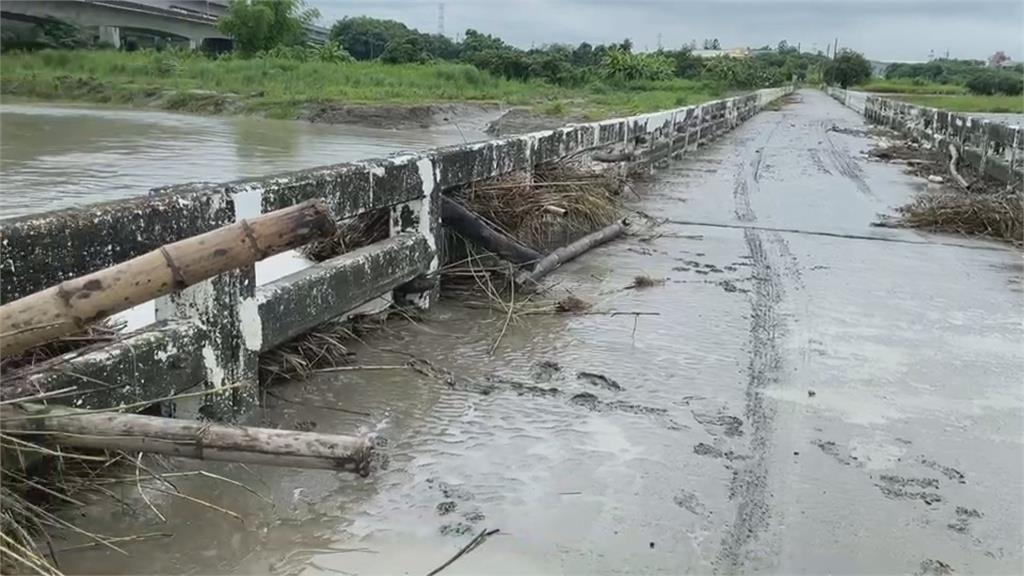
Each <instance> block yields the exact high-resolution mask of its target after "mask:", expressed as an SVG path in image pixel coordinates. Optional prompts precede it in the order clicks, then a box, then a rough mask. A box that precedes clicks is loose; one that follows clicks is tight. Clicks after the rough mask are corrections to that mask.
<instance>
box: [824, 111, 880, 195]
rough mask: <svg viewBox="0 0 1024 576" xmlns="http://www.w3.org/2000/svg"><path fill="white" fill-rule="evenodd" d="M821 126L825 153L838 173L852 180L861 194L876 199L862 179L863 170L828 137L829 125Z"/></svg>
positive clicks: (865, 181)
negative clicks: (826, 146) (825, 146)
mask: <svg viewBox="0 0 1024 576" xmlns="http://www.w3.org/2000/svg"><path fill="white" fill-rule="evenodd" d="M821 127H822V128H824V138H823V140H825V143H826V144H828V150H826V154H828V157H829V159H830V160H832V164H833V165H834V166H835V167H836V170H838V171H839V173H840V174H841V175H843V176H845V177H846V178H847V179H848V180H849V181H850V182H853V185H854V186H856V187H857V190H858V191H859V192H860V193H861V194H863V195H865V196H867V197H868V198H874V199H878V196H876V195H875V193H874V192H872V191H871V187H870V186H868V183H867V180H865V179H864V171H863V170H861V168H860V166H859V165H858V164H857V162H856V161H854V159H853V158H850V155H849V154H847V153H846V151H845V150H841V149H840V148H839V146H837V145H836V143H835V142H834V141H833V140H832V138H831V137H829V135H828V133H829V128H830V127H831V125H829V126H827V127H826V126H824V125H821Z"/></svg>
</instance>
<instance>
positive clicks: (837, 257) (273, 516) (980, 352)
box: [56, 91, 1024, 576]
mask: <svg viewBox="0 0 1024 576" xmlns="http://www.w3.org/2000/svg"><path fill="white" fill-rule="evenodd" d="M836 126H838V127H839V128H842V129H843V131H836V130H833V129H832V128H833V127H836ZM864 128H865V124H864V122H863V120H862V119H861V118H860V117H859V116H858V115H857V114H856V113H854V112H853V111H851V110H848V109H846V108H844V107H842V106H841V105H840V104H838V103H837V102H835V101H833V100H831V99H830V98H828V97H827V96H825V95H823V94H821V93H820V92H817V91H803V92H801V93H800V95H799V96H798V97H796V98H795V102H793V103H791V104H788V105H786V106H784V107H783V108H782V109H781V110H777V111H765V112H762V113H761V114H759V115H758V116H756V117H754V118H752V119H751V120H749V121H748V122H746V123H745V124H744V125H742V126H740V127H739V128H738V129H737V130H736V131H735V132H733V133H731V134H728V135H726V136H724V137H723V138H722V139H721V140H719V141H717V142H716V143H713V144H711V145H710V146H708V147H706V148H703V149H701V150H700V151H698V152H696V153H695V154H692V155H689V156H687V157H686V158H684V159H683V160H682V161H679V162H673V163H672V164H671V165H670V166H669V167H668V168H667V169H665V170H662V171H659V172H658V173H657V174H656V176H655V177H654V178H652V179H649V180H646V181H644V182H640V183H638V184H637V187H636V190H637V193H638V197H637V198H635V199H633V200H631V202H632V207H633V208H637V209H643V210H644V211H646V212H648V213H650V214H656V215H658V217H660V218H665V219H667V221H666V222H665V223H664V224H663V225H662V226H660V227H659V228H658V229H657V230H655V231H654V232H655V233H654V234H643V235H635V236H631V237H628V238H625V239H622V240H619V241H616V242H614V243H611V244H609V245H606V246H604V247H601V248H599V249H597V250H595V251H593V252H591V253H588V254H587V255H586V256H585V257H583V258H580V259H578V260H576V261H573V262H570V263H569V264H567V265H566V266H565V267H564V268H563V269H561V270H559V271H558V272H557V273H556V274H555V275H554V276H553V277H552V278H551V283H552V284H555V285H556V287H555V288H554V291H553V293H552V294H549V295H545V296H543V297H540V298H535V299H534V301H533V302H532V303H531V304H530V305H531V306H538V305H540V304H542V303H543V302H544V301H548V300H550V299H551V298H557V297H561V296H562V295H564V294H567V293H570V292H571V293H573V294H575V295H577V296H578V297H580V298H583V299H584V300H587V301H589V302H591V303H593V305H594V311H597V312H610V311H624V312H644V313H647V314H648V315H643V316H633V315H629V314H626V315H619V316H611V315H598V314H594V315H586V316H566V315H556V314H547V315H545V314H538V315H524V316H521V317H519V318H517V319H515V320H514V321H512V322H511V323H510V325H509V326H508V329H507V331H506V330H503V325H504V323H505V321H506V316H505V315H504V314H502V313H497V312H489V311H484V310H480V309H476V308H471V307H468V306H466V305H465V302H462V301H459V300H452V299H448V300H442V302H441V303H440V304H439V305H438V306H437V307H436V308H434V309H432V310H431V311H430V313H429V314H427V315H425V317H424V318H421V319H419V320H418V321H416V322H415V323H409V322H402V321H399V322H395V323H391V324H389V325H388V326H387V327H386V328H385V329H383V330H380V331H377V332H375V333H373V334H370V335H367V336H365V337H364V340H363V341H362V342H356V343H354V344H353V348H352V351H353V353H354V361H355V363H356V364H360V365H367V366H381V365H388V366H394V365H400V364H402V363H403V362H405V361H406V360H407V359H408V358H409V356H410V355H413V356H416V357H419V358H423V359H426V360H429V361H430V362H431V363H433V365H434V366H436V367H437V368H439V369H443V370H445V371H447V373H449V374H450V375H451V377H450V378H442V379H437V378H431V377H427V376H424V375H423V374H420V373H418V372H414V371H412V370H408V369H401V368H399V369H390V370H365V371H351V372H342V373H334V374H319V375H317V376H315V377H314V378H311V379H310V380H307V381H304V382H296V383H292V384H289V385H286V386H282V387H279V388H277V389H275V390H274V396H272V397H269V398H268V399H267V405H266V407H265V408H264V409H262V410H261V411H260V412H259V413H258V414H257V415H256V416H255V421H257V422H259V423H261V424H263V425H266V426H280V427H282V428H288V429H295V428H303V429H315V430H317V431H320V432H337V433H352V432H354V431H358V430H375V431H377V432H379V433H380V434H381V435H382V436H383V438H386V439H387V441H388V445H387V446H386V448H385V449H384V454H386V456H387V457H388V460H387V465H386V466H383V465H382V466H380V467H379V468H378V469H377V470H376V471H375V472H374V473H373V474H372V475H371V476H370V477H368V478H358V477H352V476H349V475H342V474H337V473H334V472H329V471H302V470H292V469H283V468H269V467H256V466H250V467H243V466H239V465H230V464H229V465H209V466H201V467H202V468H203V469H205V470H208V471H213V472H215V473H218V474H221V475H223V476H225V477H229V478H231V479H234V480H236V481H238V482H241V483H244V484H245V485H246V486H248V487H249V488H251V489H252V490H253V491H255V492H256V493H258V494H259V496H256V495H254V494H253V493H251V492H248V491H246V490H245V489H242V488H240V487H238V486H237V485H234V484H229V483H226V482H223V481H220V480H216V479H213V478H209V477H206V478H197V477H179V478H176V479H173V480H174V482H175V484H176V486H177V487H178V488H179V489H181V490H182V491H183V492H185V493H187V494H189V495H190V496H193V497H195V498H199V499H202V500H204V501H206V502H210V503H213V504H215V505H217V506H220V507H223V508H224V509H227V510H230V511H231V512H232V513H234V514H237V515H238V517H233V516H230V515H228V514H226V513H225V512H224V511H221V510H216V509H213V508H210V507H209V506H207V505H202V504H199V503H197V502H195V501H189V500H184V499H182V498H180V497H176V496H171V495H169V494H168V493H167V492H168V491H169V490H168V489H167V488H166V487H164V488H163V492H158V491H156V490H147V491H146V492H147V494H148V496H149V501H151V502H152V504H153V506H155V507H156V509H158V510H160V511H161V512H160V514H162V515H163V517H164V518H165V519H166V521H164V520H162V519H161V517H160V516H158V514H157V513H156V512H154V511H153V509H151V508H150V507H149V505H148V503H147V502H146V501H143V500H142V499H140V498H139V497H138V493H137V491H136V490H135V482H134V481H132V482H131V483H127V484H124V485H121V486H118V487H117V490H116V492H115V495H116V496H117V497H119V498H123V499H124V502H125V503H124V505H122V504H118V503H116V502H114V501H113V500H111V499H109V498H107V497H106V496H93V497H91V498H92V499H91V500H90V501H89V502H88V503H87V505H86V506H85V507H82V508H76V509H75V510H74V512H75V515H76V519H77V520H79V522H80V523H82V524H83V525H84V526H86V527H88V528H89V529H90V530H93V531H96V532H101V533H104V534H107V535H111V536H121V537H126V536H130V535H139V534H154V533H167V534H171V535H172V536H170V537H168V538H166V539H162V538H159V537H155V536H154V537H151V539H149V540H143V541H139V542H131V541H125V542H123V544H122V546H123V547H124V548H125V550H126V551H127V552H128V554H129V555H128V556H124V555H121V554H119V553H117V552H115V551H112V550H109V549H105V548H98V547H92V548H86V549H75V550H73V551H69V552H64V553H59V558H60V560H61V562H62V564H61V566H62V568H64V569H65V570H66V571H68V572H71V573H95V574H110V573H125V574H130V573H154V572H155V573H167V574H196V573H234V574H255V573H258V574H275V575H298V574H303V575H305V576H313V575H320V574H324V575H326V574H398V573H402V574H425V573H428V572H430V570H432V569H434V568H436V567H437V566H440V565H441V564H442V563H444V562H445V561H446V560H447V559H449V558H451V557H452V556H453V555H454V554H455V553H456V552H457V551H458V550H459V549H460V548H462V547H463V546H464V545H465V544H466V543H468V542H469V540H470V538H471V537H472V536H473V535H474V534H476V533H479V532H480V531H481V530H484V529H500V532H498V533H497V534H496V535H494V536H493V537H491V538H490V540H488V541H487V542H486V543H484V544H483V545H482V546H480V547H479V548H478V549H476V550H474V551H472V552H471V553H469V554H467V555H465V556H464V557H462V558H460V559H459V560H458V561H457V562H456V563H455V564H453V565H452V566H450V567H449V568H447V569H446V570H445V572H444V574H446V575H447V574H452V575H455V574H481V573H487V574H526V573H531V574H534V573H546V574H558V573H562V574H624V573H636V574H682V573H719V574H732V573H741V574H745V573H784V574H795V573H885V574H895V573H900V574H911V573H916V574H948V573H951V572H950V571H949V570H952V571H955V572H956V573H986V574H989V573H1019V571H1020V566H1021V561H1022V556H1021V549H1020V542H1021V540H1022V537H1024V530H1022V520H1021V517H1020V514H1019V511H1020V510H1021V507H1022V505H1024V502H1022V494H1024V472H1022V471H1024V456H1022V455H1024V449H1022V448H1024V445H1022V444H1024V443H1022V437H1024V427H1022V422H1024V391H1022V389H1021V387H1020V374H1021V373H1024V359H1022V357H1021V354H1020V351H1021V349H1022V347H1024V330H1022V318H1024V314H1022V312H1021V273H1022V266H1021V259H1020V253H1019V252H1018V251H1016V250H1013V249H1010V248H1007V247H1006V246H1003V245H1000V244H995V243H991V242H985V241H979V240H970V239H963V238H955V237H946V236H935V235H928V234H924V233H920V232H916V231H910V230H895V229H886V228H877V227H872V226H871V223H872V222H873V221H875V219H876V218H877V216H876V215H877V214H878V213H879V212H887V211H890V210H891V209H892V207H894V206H898V205H900V204H902V203H904V202H906V201H907V199H908V198H909V197H910V196H911V195H912V194H913V193H914V192H915V191H917V190H920V189H921V188H922V187H923V186H925V185H926V183H924V182H923V181H921V180H920V179H917V178H915V177H912V176H909V175H907V174H905V173H904V172H903V171H902V169H901V167H899V166H897V165H892V164H884V163H879V162H872V161H869V160H868V159H867V158H866V156H865V155H864V154H863V152H864V151H865V150H866V149H868V148H869V147H870V146H871V140H870V137H869V136H868V135H867V133H866V132H865V131H864ZM637 275H647V276H650V277H652V278H655V279H659V282H656V283H654V285H653V286H649V287H646V288H631V287H630V285H631V284H632V283H633V279H634V277H635V276H637ZM520 305H523V304H520ZM524 306H525V305H524ZM502 333H503V334H504V335H503V336H501V337H500V338H501V339H500V342H497V343H496V340H497V339H498V338H499V334H502ZM492 348H493V351H492ZM343 410H348V411H350V412H342V411H343ZM174 466H175V468H176V469H177V470H189V469H193V468H194V467H196V466H197V465H196V464H194V463H190V462H186V461H176V462H175V463H174ZM144 477H145V476H144V475H143V478H144ZM157 486H158V487H159V485H157ZM76 497H80V498H86V496H80V495H79V496H76ZM129 506H130V507H132V508H129ZM71 536H72V538H73V539H74V540H75V542H73V543H78V542H81V541H82V540H81V538H80V537H76V536H75V535H71ZM56 545H57V547H58V548H60V547H61V546H64V545H66V544H65V542H63V541H59V542H57V544H56Z"/></svg>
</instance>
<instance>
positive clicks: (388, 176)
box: [0, 88, 788, 417]
mask: <svg viewBox="0 0 1024 576" xmlns="http://www.w3.org/2000/svg"><path fill="white" fill-rule="evenodd" d="M787 92H788V89H782V88H779V89H768V90H761V91H759V92H755V93H751V94H747V95H743V96H738V97H735V98H727V99H724V100H717V101H713V102H708V103H705V104H702V105H699V106H687V107H681V108H677V109H674V110H667V111H663V112H657V113H652V114H642V115H638V116H632V117H628V118H618V119H613V120H605V121H601V122H593V123H587V124H575V125H568V126H566V127H563V128H560V129H556V130H549V131H543V132H535V133H531V134H526V135H521V136H513V137H509V138H502V139H497V140H491V141H485V142H478V143H475V144H466V145H459V146H451V147H446V148H439V149H434V150H428V151H425V152H420V153H412V154H400V155H395V156H391V157H388V158H383V159H372V160H366V161H362V162H353V163H345V164H336V165H331V166H324V167H318V168H313V169H309V170H301V171H296V172H288V173H283V174H276V175H272V176H267V177H264V178H256V179H246V180H238V181H234V182H227V183H222V184H213V183H205V182H203V183H192V184H183V185H178V186H170V187H165V188H158V189H154V190H152V191H150V193H149V194H148V195H146V196H141V197H134V198H128V199H124V200H117V201H113V202H105V203H99V204H93V205H89V206H84V207H81V208H74V209H67V210H60V211H55V212H48V213H43V214H33V215H29V216H23V217H18V218H13V219H8V220H6V221H2V222H0V237H2V241H0V242H2V253H0V275H2V282H0V302H10V301H12V300H15V299H17V298H20V297H23V296H26V295H28V294H31V293H33V292H36V291H39V290H42V289H45V288H47V287H49V286H52V285H55V284H58V283H60V282H61V281H63V280H67V279H70V278H75V277H78V276H81V275H84V274H87V273H90V272H94V271H96V270H99V269H102V268H105V267H107V266H110V265H113V264H116V263H118V262H122V261H125V260H127V259H130V258H133V257H135V256H138V255H140V254H143V253H146V252H148V251H150V250H153V249H156V248H157V247H159V246H161V245H163V244H166V243H169V242H174V241H176V240H181V239H183V238H187V237H190V236H194V235H197V234H201V233H203V232H207V231H209V230H212V229H215V228H218V227H221V226H224V225H227V224H230V223H233V222H235V221H237V220H239V219H241V218H246V217H252V216H255V215H258V214H260V213H264V212H269V211H272V210H276V209H279V208H283V207H286V206H289V205H293V204H296V203H298V202H301V201H304V200H307V199H310V198H321V199H323V200H324V201H325V202H326V204H327V205H328V207H329V209H330V211H331V214H332V216H333V217H334V218H335V219H336V220H338V221H341V220H346V219H349V218H352V217H355V216H358V215H359V214H362V213H364V212H368V211H371V210H381V209H385V210H388V211H389V213H390V224H389V237H388V238H387V239H385V240H383V241H380V242H376V243H374V244H371V245H369V246H365V247H363V248H359V249H357V250H354V251H352V252H348V253H345V254H342V255H340V256H337V257H335V258H332V259H330V260H327V261H324V262H320V263H316V264H312V265H311V266H310V267H308V268H306V269H304V270H301V271H299V272H296V273H294V274H290V275H288V276H285V277H283V278H280V279H278V280H275V281H273V282H271V283H269V284H265V285H261V286H257V285H256V282H255V272H254V268H253V267H251V266H250V267H248V268H246V269H242V270H237V271H232V272H229V273H225V274H222V275H220V276H218V277H216V278H213V279H211V280H208V281H206V282H202V283H200V284H198V285H196V286H192V287H189V288H187V289H185V290H183V291H181V292H178V293H175V294H173V295H170V296H166V297H162V298H159V299H157V301H156V303H155V308H156V320H157V321H156V323H154V324H152V325H150V326H147V327H145V328H143V329H140V330H137V331H135V332H132V333H129V334H126V335H124V336H123V338H121V339H119V340H118V341H116V342H115V343H112V344H109V345H105V346H99V347H94V348H88V349H84V350H82V351H78V352H75V353H72V354H70V355H66V356H64V357H61V358H59V359H56V360H54V361H51V362H49V363H48V364H45V365H43V366H42V367H40V369H38V370H34V371H33V372H32V374H30V375H28V376H26V377H24V378H22V379H20V380H19V381H18V382H17V383H16V385H15V384H11V383H5V385H4V386H3V387H2V388H0V390H3V396H4V397H5V398H9V397H12V396H13V395H16V394H18V393H21V392H24V391H26V390H32V391H37V392H38V391H46V390H56V389H63V388H67V387H72V386H73V387H75V388H76V391H77V392H79V394H77V395H76V396H75V397H74V400H73V401H72V402H73V403H74V404H75V405H76V406H80V407H106V406H116V405H123V404H128V403H137V402H144V401H148V400H152V399H156V398H163V397H168V396H172V395H174V394H177V393H180V392H182V391H184V390H186V389H189V388H193V387H196V386H206V387H208V388H211V389H215V388H218V387H222V386H226V385H230V384H239V383H243V384H245V385H243V386H238V387H235V388H233V389H232V392H231V394H218V395H214V397H216V398H218V400H217V401H216V403H215V404H213V405H212V406H211V408H212V411H213V413H214V414H216V415H218V416H219V417H230V416H231V415H233V414H235V415H237V414H240V413H243V412H245V411H247V410H248V409H250V408H251V407H253V406H254V405H255V403H256V401H257V393H258V390H257V388H258V386H257V384H256V383H257V367H258V358H259V354H260V353H261V352H265V351H267V350H270V349H272V348H273V347H275V346H277V345H279V344H281V343H283V342H285V341H287V340H289V339H291V338H293V337H295V336H298V335H300V334H302V333H304V332H306V331H308V330H310V329H312V328H314V327H315V326H317V325H319V324H321V323H323V322H325V321H328V320H330V319H332V318H336V317H339V316H342V315H344V314H345V313H347V312H349V311H351V310H353V309H355V308H357V307H359V306H360V305H362V304H364V303H366V302H368V301H370V300H373V299H376V298H377V297H379V296H381V295H390V294H391V292H392V291H393V290H394V289H396V288H398V287H399V286H401V285H403V284H406V283H408V282H410V281H411V280H413V279H415V278H417V277H419V276H424V275H427V276H430V275H434V274H436V273H437V271H438V269H439V264H440V263H439V261H438V251H437V246H438V239H439V235H440V202H439V195H440V194H442V193H443V192H444V191H445V190H448V189H452V188H456V187H459V186H464V185H466V184H468V183H471V182H474V181H477V180H482V179H486V178H492V177H495V176H501V175H503V174H508V173H512V172H518V171H524V170H532V169H533V168H534V167H535V166H537V165H539V164H543V163H546V162H551V161H556V160H558V159H561V158H564V157H566V156H569V155H572V154H576V153H580V152H584V151H587V150H590V149H601V148H607V147H609V146H614V145H625V144H627V143H635V142H642V144H638V145H637V150H636V152H637V156H638V157H639V159H640V160H641V161H643V162H648V163H650V164H651V165H652V166H653V165H654V163H656V162H659V161H662V160H664V159H667V158H668V157H669V156H673V155H679V154H683V153H685V152H687V151H690V150H693V149H696V148H697V147H698V146H699V145H701V144H703V143H706V142H707V141H709V140H711V139H713V138H715V137H717V136H718V135H719V134H721V133H723V132H726V131H728V130H731V129H732V128H734V127H736V126H737V125H738V124H739V123H741V122H743V121H744V120H746V119H747V118H749V117H750V116H752V115H754V114H755V113H756V112H757V111H758V110H759V109H760V107H761V106H763V105H764V104H765V103H767V102H770V101H772V100H774V99H776V98H778V97H780V96H782V95H783V94H785V93H787ZM641 136H643V137H642V138H641ZM403 297H408V296H403ZM431 297H432V293H431V292H429V291H428V292H425V293H420V294H417V295H413V296H412V297H411V298H412V299H413V300H414V302H415V303H417V304H419V305H421V306H429V303H430V299H431Z"/></svg>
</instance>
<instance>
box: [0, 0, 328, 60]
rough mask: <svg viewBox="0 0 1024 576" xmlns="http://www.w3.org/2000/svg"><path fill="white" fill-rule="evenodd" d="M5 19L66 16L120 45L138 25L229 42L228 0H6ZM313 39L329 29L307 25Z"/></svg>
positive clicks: (193, 42) (193, 43) (196, 41)
mask: <svg viewBox="0 0 1024 576" xmlns="http://www.w3.org/2000/svg"><path fill="white" fill-rule="evenodd" d="M0 11H2V15H3V17H4V18H5V19H11V20H28V21H34V22H38V21H46V20H54V19H56V20H61V21H65V22H70V23H72V24H75V25H77V26H82V27H87V28H92V27H95V28H98V29H99V33H100V40H102V41H104V42H107V43H109V44H112V45H114V46H120V44H121V31H122V30H138V31H147V32H153V33H157V34H159V35H172V36H177V37H180V38H185V39H187V40H188V42H189V46H190V47H192V48H199V47H200V46H201V45H202V43H203V41H204V40H207V39H213V40H221V41H228V40H230V37H229V36H227V35H225V34H224V33H222V32H221V31H220V30H218V29H217V20H218V19H219V18H220V17H221V16H222V15H223V14H224V13H225V12H226V11H227V2H226V1H225V0H175V1H172V2H164V1H159V0H6V1H5V2H4V3H3V6H2V7H0ZM306 32H307V34H308V36H309V40H310V41H311V42H314V43H318V44H322V43H323V42H325V41H326V40H327V32H328V31H327V30H326V29H324V28H322V27H319V26H309V27H307V29H306Z"/></svg>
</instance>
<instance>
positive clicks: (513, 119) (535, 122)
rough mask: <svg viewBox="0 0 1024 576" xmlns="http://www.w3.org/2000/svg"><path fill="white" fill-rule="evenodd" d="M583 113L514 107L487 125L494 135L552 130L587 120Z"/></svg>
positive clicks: (489, 132) (490, 132) (489, 131)
mask: <svg viewBox="0 0 1024 576" xmlns="http://www.w3.org/2000/svg"><path fill="white" fill-rule="evenodd" d="M585 121H586V120H585V119H584V118H583V115H582V114H579V113H574V114H568V115H552V114H545V113H543V112H540V111H538V110H536V109H533V108H525V107H524V108H513V109H511V110H509V111H507V112H505V113H504V114H502V115H501V117H500V118H498V119H496V120H494V121H492V122H491V123H490V124H488V125H487V133H488V134H491V135H492V136H511V135H515V134H526V133H529V132H538V131H540V130H551V129H553V128H558V127H560V126H564V125H565V124H570V123H574V122H585Z"/></svg>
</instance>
